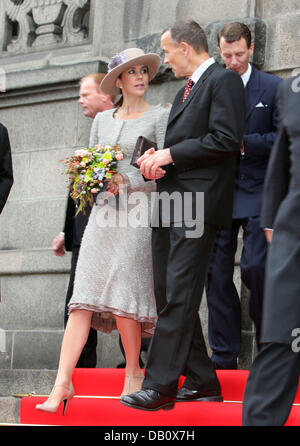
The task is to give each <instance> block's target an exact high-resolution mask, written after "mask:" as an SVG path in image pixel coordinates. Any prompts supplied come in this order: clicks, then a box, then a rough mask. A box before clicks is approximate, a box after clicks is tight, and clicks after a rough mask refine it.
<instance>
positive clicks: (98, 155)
mask: <svg viewBox="0 0 300 446" xmlns="http://www.w3.org/2000/svg"><path fill="white" fill-rule="evenodd" d="M121 159H123V153H122V152H121V150H120V148H119V146H118V145H115V146H110V145H105V146H101V145H97V146H95V147H90V148H84V149H79V150H76V151H75V153H74V155H73V156H72V157H70V158H66V159H65V160H64V161H63V162H64V163H65V165H66V168H65V173H66V174H67V175H68V176H69V180H70V186H69V187H70V195H71V197H72V198H73V199H74V200H75V202H76V207H77V212H76V215H77V214H78V213H79V212H83V213H84V214H85V207H86V206H87V205H88V204H89V205H90V206H92V204H93V202H94V200H95V196H96V195H97V194H98V193H99V192H101V191H102V190H104V184H105V181H107V180H109V179H110V178H111V177H112V175H113V174H114V173H116V172H117V166H118V162H119V161H120V160H121Z"/></svg>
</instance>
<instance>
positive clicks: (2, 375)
mask: <svg viewBox="0 0 300 446" xmlns="http://www.w3.org/2000/svg"><path fill="white" fill-rule="evenodd" d="M55 376H56V370H9V369H0V425H1V424H2V425H3V424H6V423H8V424H10V423H14V424H18V423H20V401H21V397H22V395H27V394H30V393H33V394H37V395H47V394H49V393H50V391H51V389H52V386H53V383H54V380H55Z"/></svg>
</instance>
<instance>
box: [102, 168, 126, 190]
mask: <svg viewBox="0 0 300 446" xmlns="http://www.w3.org/2000/svg"><path fill="white" fill-rule="evenodd" d="M121 184H125V181H124V178H123V177H122V175H121V174H120V173H115V174H114V175H113V176H112V177H111V179H110V180H109V181H108V183H107V188H106V191H107V192H110V193H111V194H113V195H117V194H118V193H119V190H120V185H121Z"/></svg>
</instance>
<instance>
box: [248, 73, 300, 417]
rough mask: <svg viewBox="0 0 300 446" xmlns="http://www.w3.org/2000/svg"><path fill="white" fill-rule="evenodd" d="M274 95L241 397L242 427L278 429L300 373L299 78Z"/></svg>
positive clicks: (290, 404) (295, 390)
mask: <svg viewBox="0 0 300 446" xmlns="http://www.w3.org/2000/svg"><path fill="white" fill-rule="evenodd" d="M278 95H279V107H280V118H281V122H280V129H279V132H278V136H277V139H276V142H275V145H274V147H273V149H272V153H271V157H270V161H269V166H268V170H267V175H266V181H265V186H264V196H263V207H262V222H261V223H262V227H265V228H273V230H274V232H273V237H272V239H271V243H270V245H269V251H268V256H267V263H266V279H265V295H264V306H263V322H262V334H261V339H260V342H261V348H260V350H259V353H258V354H257V356H256V357H255V359H254V362H253V364H252V367H251V370H250V374H249V378H248V381H247V385H246V390H245V394H244V403H243V425H245V426H259V425H264V426H282V425H284V424H285V422H286V420H287V418H288V415H289V413H290V410H291V408H292V404H293V402H294V398H295V395H296V392H297V388H298V384H299V374H300V298H299V297H300V279H299V264H300V231H299V228H300V173H299V172H300V132H299V128H300V119H299V116H300V77H299V76H298V77H295V78H291V79H288V80H285V81H284V82H283V83H282V84H281V85H280V87H279V89H278Z"/></svg>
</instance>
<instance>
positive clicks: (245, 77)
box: [241, 63, 252, 87]
mask: <svg viewBox="0 0 300 446" xmlns="http://www.w3.org/2000/svg"><path fill="white" fill-rule="evenodd" d="M251 73H252V66H251V65H250V64H249V63H248V68H247V71H245V73H244V74H242V75H241V78H242V81H243V83H244V87H246V86H247V84H248V82H249V79H250V76H251Z"/></svg>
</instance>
